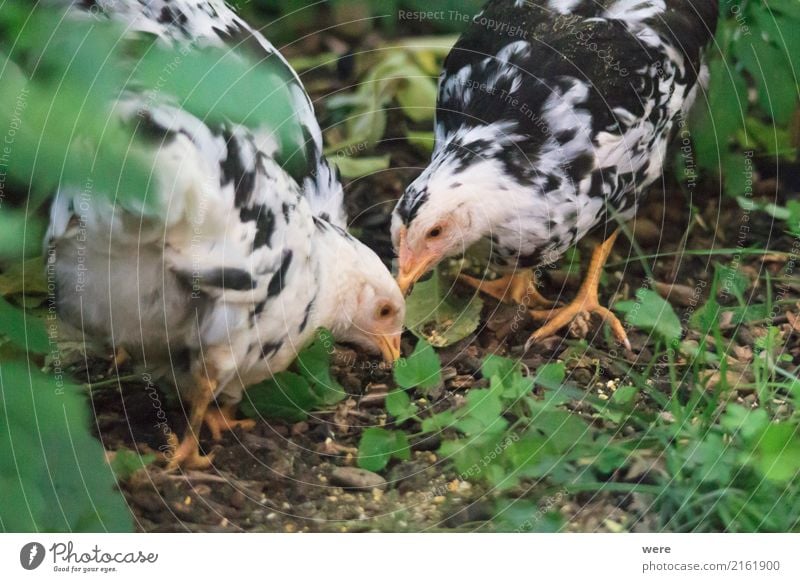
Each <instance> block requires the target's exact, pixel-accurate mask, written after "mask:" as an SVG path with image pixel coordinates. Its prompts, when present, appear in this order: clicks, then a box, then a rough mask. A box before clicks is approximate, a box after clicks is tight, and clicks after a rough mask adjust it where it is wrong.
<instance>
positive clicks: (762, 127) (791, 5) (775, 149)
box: [690, 0, 800, 197]
mask: <svg viewBox="0 0 800 582" xmlns="http://www.w3.org/2000/svg"><path fill="white" fill-rule="evenodd" d="M736 8H737V10H736V11H732V10H731V5H730V4H726V3H724V2H721V3H720V10H721V19H720V23H719V27H718V31H717V38H716V43H715V44H714V47H713V48H712V49H710V57H711V62H710V71H711V80H710V85H709V89H708V92H707V95H708V97H707V102H706V103H703V102H702V99H701V103H698V106H697V107H695V110H694V119H693V120H692V123H691V126H690V129H691V135H692V139H693V141H694V146H695V152H696V156H697V162H698V164H699V165H700V167H701V168H702V169H704V170H705V171H706V172H708V173H709V174H711V175H712V176H716V177H718V178H724V183H725V191H726V192H727V193H728V194H729V195H731V196H733V197H739V196H743V195H744V194H745V192H746V191H747V188H748V183H747V172H745V171H743V169H745V168H744V167H743V166H744V165H745V164H746V163H747V162H746V160H745V158H749V159H751V161H752V158H751V157H750V154H747V155H746V156H745V157H743V155H744V154H745V153H746V152H752V151H753V150H758V152H759V154H757V156H756V157H758V156H769V157H772V158H783V159H788V160H792V159H794V158H795V149H796V148H795V147H793V143H792V141H793V138H792V134H791V131H790V129H789V127H790V121H791V120H792V118H793V116H794V115H795V113H796V112H797V106H798V97H799V95H800V94H799V93H798V86H797V82H796V80H797V78H798V72H800V68H798V65H799V64H800V62H798V60H797V58H796V55H797V54H798V51H800V44H798V41H797V36H796V35H795V34H794V30H795V29H796V28H797V26H798V24H799V23H800V10H798V5H797V3H796V2H794V1H793V0H778V1H777V2H769V3H766V2H756V1H751V0H745V1H744V2H741V3H738V4H737V5H736ZM751 90H752V94H753V95H754V96H755V98H754V99H751V97H750V95H751V93H750V91H751ZM795 145H796V142H795ZM773 164H774V162H773Z"/></svg>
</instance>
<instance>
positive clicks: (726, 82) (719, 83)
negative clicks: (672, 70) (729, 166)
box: [690, 59, 748, 175]
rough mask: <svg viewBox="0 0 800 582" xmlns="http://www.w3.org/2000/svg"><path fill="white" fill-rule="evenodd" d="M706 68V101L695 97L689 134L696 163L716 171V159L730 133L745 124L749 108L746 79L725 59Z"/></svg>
mask: <svg viewBox="0 0 800 582" xmlns="http://www.w3.org/2000/svg"><path fill="white" fill-rule="evenodd" d="M709 68H710V70H711V81H710V84H709V89H708V101H707V102H706V101H704V100H703V99H702V98H701V99H699V100H698V103H697V106H696V107H695V108H694V110H693V123H692V131H691V134H690V135H691V138H692V140H693V141H694V145H695V150H696V155H697V160H698V162H699V164H700V165H701V166H702V167H704V168H706V169H709V170H712V171H713V172H714V174H715V175H719V174H720V164H719V160H720V159H721V157H723V156H724V154H725V152H727V151H728V149H729V147H730V139H731V137H732V136H735V135H736V132H737V131H738V130H739V129H741V128H742V127H744V119H745V117H746V116H747V109H748V101H747V83H746V82H745V80H744V78H743V77H742V75H741V73H739V72H738V71H737V70H736V68H735V67H732V66H730V64H729V63H728V62H725V61H722V60H719V59H715V60H713V61H712V62H711V63H710V65H709ZM701 95H702V94H701Z"/></svg>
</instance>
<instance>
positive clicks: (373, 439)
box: [358, 427, 411, 471]
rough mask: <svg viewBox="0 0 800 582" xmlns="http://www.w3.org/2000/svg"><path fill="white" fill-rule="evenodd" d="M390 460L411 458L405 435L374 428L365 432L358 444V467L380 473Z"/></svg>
mask: <svg viewBox="0 0 800 582" xmlns="http://www.w3.org/2000/svg"><path fill="white" fill-rule="evenodd" d="M392 458H395V459H400V460H407V459H409V458H411V448H410V447H409V444H408V437H406V434H405V433H404V432H402V431H397V430H386V429H384V428H375V427H372V428H368V429H367V430H365V431H364V433H363V434H362V435H361V441H360V442H359V444H358V466H359V467H361V468H362V469H366V470H367V471H381V470H383V469H384V468H385V467H386V465H387V464H388V463H389V461H390V460H391V459H392Z"/></svg>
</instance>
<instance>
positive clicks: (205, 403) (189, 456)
mask: <svg viewBox="0 0 800 582" xmlns="http://www.w3.org/2000/svg"><path fill="white" fill-rule="evenodd" d="M196 382H197V383H196V386H195V391H194V393H193V394H192V395H191V397H190V399H189V402H190V407H189V411H190V412H189V426H187V427H186V432H185V433H184V435H183V439H182V440H181V441H180V442H177V441H178V439H177V437H176V436H175V435H174V434H173V435H171V436H170V445H171V448H172V451H171V453H169V455H168V457H167V459H168V463H167V469H168V470H174V469H179V468H180V469H199V470H202V469H207V468H208V467H210V466H211V461H212V460H213V457H212V456H211V455H205V456H204V455H201V454H200V440H199V438H200V429H201V428H202V426H203V420H204V419H205V417H206V415H207V413H208V407H209V405H210V404H211V402H212V401H213V400H214V393H215V392H216V391H217V381H216V380H212V379H210V378H209V377H208V376H207V375H203V376H202V377H200V378H197V380H196Z"/></svg>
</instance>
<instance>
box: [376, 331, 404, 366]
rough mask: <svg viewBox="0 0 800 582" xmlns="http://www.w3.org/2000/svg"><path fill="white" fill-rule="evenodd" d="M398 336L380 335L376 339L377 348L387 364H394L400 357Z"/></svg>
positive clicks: (397, 334)
mask: <svg viewBox="0 0 800 582" xmlns="http://www.w3.org/2000/svg"><path fill="white" fill-rule="evenodd" d="M400 335H401V334H399V333H396V334H394V335H382V336H379V337H378V347H379V348H380V350H381V354H382V355H383V359H384V361H385V362H386V363H387V364H394V363H395V362H396V361H397V358H399V357H400Z"/></svg>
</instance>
